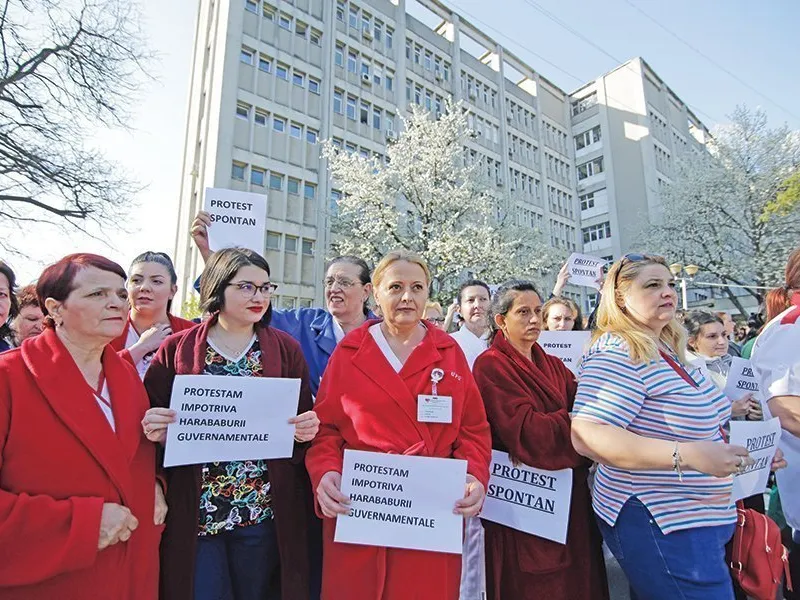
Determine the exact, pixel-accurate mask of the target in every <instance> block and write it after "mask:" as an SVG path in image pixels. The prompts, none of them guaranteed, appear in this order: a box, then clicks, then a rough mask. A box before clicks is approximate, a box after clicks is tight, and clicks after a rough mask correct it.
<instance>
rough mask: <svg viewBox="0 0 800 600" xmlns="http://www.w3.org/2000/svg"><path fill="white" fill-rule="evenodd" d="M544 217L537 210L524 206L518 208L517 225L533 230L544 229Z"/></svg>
mask: <svg viewBox="0 0 800 600" xmlns="http://www.w3.org/2000/svg"><path fill="white" fill-rule="evenodd" d="M543 221H544V217H543V216H542V215H540V214H539V213H538V212H536V211H535V210H531V209H530V208H525V207H524V206H519V207H517V224H518V225H520V226H522V227H530V228H532V229H539V230H541V229H542V222H543Z"/></svg>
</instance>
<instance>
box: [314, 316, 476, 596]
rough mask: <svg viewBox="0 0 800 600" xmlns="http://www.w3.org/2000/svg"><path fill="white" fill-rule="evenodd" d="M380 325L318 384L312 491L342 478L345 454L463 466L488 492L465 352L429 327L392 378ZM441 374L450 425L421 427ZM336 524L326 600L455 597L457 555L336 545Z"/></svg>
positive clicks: (327, 525)
mask: <svg viewBox="0 0 800 600" xmlns="http://www.w3.org/2000/svg"><path fill="white" fill-rule="evenodd" d="M374 324H375V321H372V322H368V323H366V324H364V325H362V326H361V327H359V328H358V329H356V330H355V331H352V332H351V333H350V334H348V335H347V336H346V337H345V338H344V340H342V342H341V343H340V344H339V346H338V347H337V348H336V351H335V352H334V353H333V356H332V357H331V360H330V361H329V362H328V367H327V369H325V374H324V376H323V377H322V383H321V385H320V389H319V393H318V394H317V403H316V405H315V410H316V411H317V415H318V416H319V418H320V421H321V422H322V424H321V427H320V432H319V434H318V435H317V437H316V439H315V440H314V441H313V442H312V445H311V448H310V449H309V451H308V454H307V456H306V466H307V467H308V472H309V474H310V475H311V482H312V485H313V487H314V489H316V488H317V485H318V484H319V480H320V479H321V478H322V476H323V475H324V474H325V473H327V472H328V471H336V472H339V473H341V471H342V461H343V452H344V450H345V449H347V448H351V449H354V450H367V451H371V452H386V453H390V454H406V455H418V456H434V457H441V458H460V459H465V460H467V463H468V464H467V472H468V473H470V474H472V475H474V476H475V477H476V478H477V479H478V480H480V481H481V483H483V485H484V486H486V484H487V482H488V476H489V475H488V473H489V460H490V454H491V453H490V448H489V446H490V437H489V426H488V424H487V423H486V414H485V412H484V409H483V404H482V402H481V398H480V394H479V393H478V388H477V387H476V386H475V381H474V380H473V379H472V375H471V374H470V370H469V366H468V365H467V360H466V359H465V358H464V353H463V352H462V351H461V349H460V348H459V347H458V345H457V344H456V343H455V341H454V340H453V338H451V337H450V336H449V335H447V334H446V333H444V332H442V331H439V330H438V329H436V328H433V327H430V326H428V325H427V324H426V327H427V329H428V332H427V335H426V336H425V338H424V339H423V341H422V342H421V343H420V345H419V346H417V347H416V348H415V349H414V351H413V352H412V353H411V356H409V358H408V360H407V361H406V363H405V364H404V365H403V368H402V369H401V371H400V372H399V373H396V372H395V370H394V369H393V368H392V367H391V366H390V365H389V363H388V361H387V360H386V357H385V356H384V355H383V353H382V352H381V350H380V348H379V347H378V345H377V344H376V343H375V340H374V339H373V337H372V335H371V334H370V333H369V327H370V325H374ZM437 367H438V368H440V369H442V370H443V371H444V373H445V375H444V378H443V379H442V381H441V382H440V383H439V384H438V393H439V394H441V395H443V396H452V398H453V422H452V423H450V424H439V423H419V422H418V421H417V396H418V395H419V394H430V393H431V371H432V370H433V369H434V368H437ZM457 499H458V498H453V502H454V503H455V501H456V500H457ZM320 516H321V513H320ZM335 526H336V520H335V519H327V518H326V519H324V520H323V528H324V532H323V548H324V551H323V570H322V597H323V599H324V600H428V599H429V600H455V599H456V598H458V588H459V581H460V577H461V556H459V555H457V554H443V553H435V552H421V551H416V550H402V549H395V548H383V547H375V546H360V545H353V544H337V543H335V542H334V541H333V535H334V530H335Z"/></svg>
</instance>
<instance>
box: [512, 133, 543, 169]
mask: <svg viewBox="0 0 800 600" xmlns="http://www.w3.org/2000/svg"><path fill="white" fill-rule="evenodd" d="M508 151H509V154H508V156H509V158H512V159H514V160H515V161H517V162H519V163H523V164H526V165H528V166H529V167H531V168H535V167H536V164H537V163H538V162H539V149H538V148H537V147H536V146H534V145H533V144H532V143H531V142H528V141H526V140H524V139H523V138H521V137H518V136H516V135H514V134H512V133H509V134H508Z"/></svg>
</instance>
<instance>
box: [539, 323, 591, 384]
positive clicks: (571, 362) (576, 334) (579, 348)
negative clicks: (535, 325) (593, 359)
mask: <svg viewBox="0 0 800 600" xmlns="http://www.w3.org/2000/svg"><path fill="white" fill-rule="evenodd" d="M591 337H592V332H591V331H543V332H541V333H540V334H539V339H538V340H537V341H538V343H539V345H540V346H541V347H542V350H544V351H545V352H547V353H548V354H550V355H552V356H555V357H557V358H560V359H561V361H562V362H563V363H564V366H565V367H567V368H568V369H569V370H570V371H572V372H573V373H576V374H577V372H578V365H579V364H580V362H581V358H583V354H584V351H585V349H586V347H587V346H588V344H589V339H590V338H591Z"/></svg>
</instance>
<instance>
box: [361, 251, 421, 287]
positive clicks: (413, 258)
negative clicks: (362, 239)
mask: <svg viewBox="0 0 800 600" xmlns="http://www.w3.org/2000/svg"><path fill="white" fill-rule="evenodd" d="M398 260H404V261H405V262H409V263H412V264H415V265H418V266H419V267H420V268H421V269H422V271H423V272H424V273H425V284H426V285H430V284H431V271H430V269H428V263H426V262H425V259H424V258H422V257H421V256H420V255H419V254H417V253H416V252H412V251H411V250H393V251H392V252H389V253H388V254H387V255H386V256H384V257H383V258H382V259H381V262H379V263H378V266H377V267H375V270H374V271H373V272H372V286H373V287H375V288H377V287H378V286H379V285H380V283H381V280H383V276H384V275H385V274H386V269H388V268H389V265H391V264H392V263H395V262H397V261H398Z"/></svg>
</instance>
